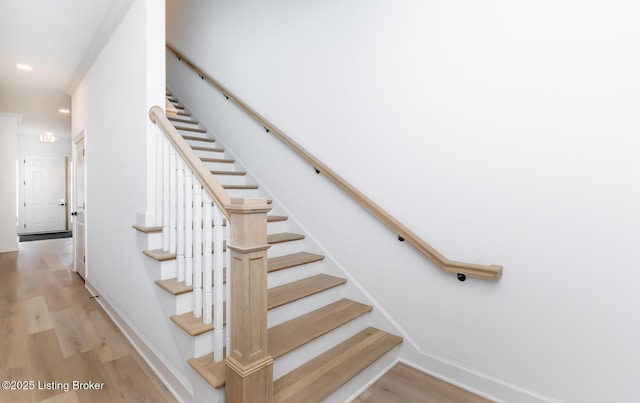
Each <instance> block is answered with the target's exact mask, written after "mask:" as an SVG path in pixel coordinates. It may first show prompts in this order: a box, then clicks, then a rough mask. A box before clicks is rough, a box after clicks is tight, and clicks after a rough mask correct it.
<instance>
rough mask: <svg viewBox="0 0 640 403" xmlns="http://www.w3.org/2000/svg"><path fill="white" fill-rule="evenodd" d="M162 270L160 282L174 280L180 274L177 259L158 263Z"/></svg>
mask: <svg viewBox="0 0 640 403" xmlns="http://www.w3.org/2000/svg"><path fill="white" fill-rule="evenodd" d="M158 265H159V270H160V280H166V279H169V278H174V277H175V276H176V274H177V272H178V264H177V263H176V260H175V259H172V260H165V261H164V262H158Z"/></svg>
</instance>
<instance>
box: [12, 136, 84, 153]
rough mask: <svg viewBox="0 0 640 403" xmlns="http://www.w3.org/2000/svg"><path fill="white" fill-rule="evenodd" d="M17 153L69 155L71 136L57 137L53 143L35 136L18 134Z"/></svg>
mask: <svg viewBox="0 0 640 403" xmlns="http://www.w3.org/2000/svg"><path fill="white" fill-rule="evenodd" d="M18 153H22V154H30V153H35V154H61V155H68V156H71V138H63V139H58V141H56V142H55V143H43V142H41V141H40V139H39V138H38V137H36V136H29V135H19V136H18Z"/></svg>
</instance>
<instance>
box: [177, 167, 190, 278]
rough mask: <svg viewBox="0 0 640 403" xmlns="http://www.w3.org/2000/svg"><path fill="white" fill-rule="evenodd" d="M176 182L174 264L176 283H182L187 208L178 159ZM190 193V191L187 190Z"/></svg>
mask: <svg viewBox="0 0 640 403" xmlns="http://www.w3.org/2000/svg"><path fill="white" fill-rule="evenodd" d="M177 169H178V170H177V178H176V180H177V182H178V211H177V214H178V217H177V218H176V231H177V240H176V263H177V264H178V276H177V279H178V281H184V275H185V270H184V231H185V226H184V216H185V209H186V208H187V207H186V205H185V202H184V161H183V160H182V158H178V165H177ZM189 191H191V189H189ZM189 208H191V206H189Z"/></svg>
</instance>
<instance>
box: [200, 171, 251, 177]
mask: <svg viewBox="0 0 640 403" xmlns="http://www.w3.org/2000/svg"><path fill="white" fill-rule="evenodd" d="M209 172H211V174H212V175H236V176H243V175H246V174H247V173H246V172H243V171H209Z"/></svg>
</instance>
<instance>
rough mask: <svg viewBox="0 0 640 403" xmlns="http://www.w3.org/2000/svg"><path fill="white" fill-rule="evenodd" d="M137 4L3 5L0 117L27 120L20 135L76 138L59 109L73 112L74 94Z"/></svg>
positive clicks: (59, 1) (5, 1) (32, 0)
mask: <svg viewBox="0 0 640 403" xmlns="http://www.w3.org/2000/svg"><path fill="white" fill-rule="evenodd" d="M132 3H133V0H90V1H87V0H55V1H51V0H1V1H0V112H10V113H16V114H19V115H22V120H21V124H20V126H19V128H18V134H19V135H21V136H35V137H38V136H40V134H42V133H44V132H46V131H52V132H54V134H55V136H56V137H58V138H60V139H69V138H71V117H70V115H69V114H66V115H65V114H62V113H60V112H59V111H58V109H61V108H68V109H70V108H71V93H72V92H73V90H74V89H75V87H76V86H77V85H78V83H79V82H80V80H81V79H82V77H83V76H84V75H85V73H86V72H87V71H88V69H89V66H91V64H92V63H93V61H94V60H95V58H96V57H97V56H98V55H99V53H100V51H101V50H102V48H103V46H104V44H105V43H106V41H107V40H108V38H109V37H110V36H111V34H112V32H113V31H114V30H115V28H116V27H117V24H118V23H119V22H120V21H121V19H122V17H123V16H124V14H125V13H126V11H127V10H128V9H129V7H130V6H131V4H132ZM18 63H24V64H29V65H31V66H33V70H32V71H22V70H19V69H18V68H17V67H16V64H18ZM72 113H73V111H72Z"/></svg>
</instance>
